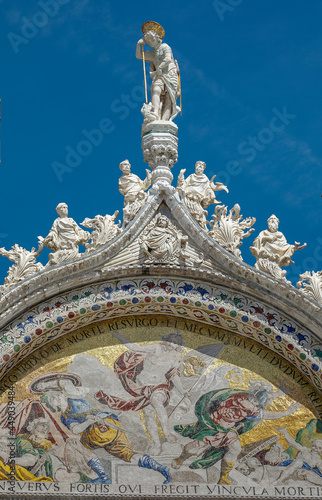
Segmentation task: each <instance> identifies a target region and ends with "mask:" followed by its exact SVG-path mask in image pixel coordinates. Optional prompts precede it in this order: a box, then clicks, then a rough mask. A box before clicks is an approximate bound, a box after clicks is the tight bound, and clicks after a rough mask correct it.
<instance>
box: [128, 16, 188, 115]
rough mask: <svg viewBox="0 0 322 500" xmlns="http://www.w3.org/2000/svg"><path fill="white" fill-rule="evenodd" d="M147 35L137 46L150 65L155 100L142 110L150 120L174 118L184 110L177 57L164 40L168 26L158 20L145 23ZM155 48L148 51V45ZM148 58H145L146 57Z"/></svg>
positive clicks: (152, 94)
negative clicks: (164, 26) (178, 103)
mask: <svg viewBox="0 0 322 500" xmlns="http://www.w3.org/2000/svg"><path fill="white" fill-rule="evenodd" d="M142 32H143V34H144V37H143V38H141V39H140V40H139V41H138V43H137V47H136V57H137V58H138V59H142V60H143V61H144V60H145V61H147V62H149V63H151V64H150V76H151V78H152V85H151V103H149V104H145V105H144V106H143V108H142V113H143V115H144V117H145V122H146V121H154V120H164V121H168V120H169V121H172V120H173V119H174V118H175V117H176V116H177V114H178V113H179V112H180V107H179V106H177V104H176V101H177V98H178V96H179V67H178V63H177V61H175V60H174V58H173V54H172V50H171V48H170V47H169V45H167V44H166V43H162V38H163V37H164V29H163V28H162V26H160V25H159V24H157V23H155V22H147V23H144V25H143V26H142ZM146 43H147V44H148V45H149V46H150V47H152V50H149V51H147V52H144V54H143V51H144V45H145V44H146ZM143 58H144V59H143Z"/></svg>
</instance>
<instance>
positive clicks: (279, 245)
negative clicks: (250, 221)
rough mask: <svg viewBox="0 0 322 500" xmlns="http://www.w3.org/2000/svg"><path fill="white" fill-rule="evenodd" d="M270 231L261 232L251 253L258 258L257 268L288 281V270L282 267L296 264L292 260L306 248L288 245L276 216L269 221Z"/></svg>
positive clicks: (296, 244) (298, 244)
mask: <svg viewBox="0 0 322 500" xmlns="http://www.w3.org/2000/svg"><path fill="white" fill-rule="evenodd" d="M267 224H268V229H265V230H264V231H261V232H260V233H259V235H258V236H257V238H255V240H254V243H253V246H252V247H250V251H251V252H252V254H253V255H254V257H255V258H256V264H255V268H256V269H258V270H259V271H263V272H264V273H266V274H269V275H270V276H273V278H277V279H279V280H283V281H286V282H287V283H290V282H289V281H288V280H287V279H286V278H285V275H286V270H285V269H284V270H283V269H282V266H289V265H292V264H294V262H293V261H292V260H291V258H292V256H293V254H294V252H295V251H296V250H301V249H302V248H304V247H306V243H304V245H300V243H298V242H295V244H294V245H290V244H289V243H287V240H286V238H285V236H284V234H283V233H281V232H280V231H278V225H279V220H278V218H277V217H276V216H275V215H271V216H270V218H269V219H268V220H267Z"/></svg>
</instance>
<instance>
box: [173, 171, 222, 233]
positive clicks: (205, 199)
mask: <svg viewBox="0 0 322 500" xmlns="http://www.w3.org/2000/svg"><path fill="white" fill-rule="evenodd" d="M205 168H206V164H205V162H203V161H197V163H196V166H195V173H194V174H191V175H189V177H187V179H185V178H184V173H185V171H186V169H183V170H181V171H180V174H179V177H178V183H177V191H178V193H179V195H180V196H181V199H182V201H183V203H184V204H185V205H186V207H187V209H188V210H189V212H190V213H191V215H192V217H193V218H194V219H195V220H196V221H197V222H198V224H199V225H200V226H201V227H202V228H203V229H205V230H207V224H209V223H208V221H207V215H208V212H207V210H206V208H208V207H209V205H212V204H217V203H220V201H218V200H217V199H216V196H215V191H226V193H228V188H227V186H225V185H224V184H222V183H221V182H216V183H214V182H213V181H214V179H215V177H216V176H215V175H214V176H213V177H212V178H211V179H210V180H209V179H208V177H207V175H206V174H204V170H205Z"/></svg>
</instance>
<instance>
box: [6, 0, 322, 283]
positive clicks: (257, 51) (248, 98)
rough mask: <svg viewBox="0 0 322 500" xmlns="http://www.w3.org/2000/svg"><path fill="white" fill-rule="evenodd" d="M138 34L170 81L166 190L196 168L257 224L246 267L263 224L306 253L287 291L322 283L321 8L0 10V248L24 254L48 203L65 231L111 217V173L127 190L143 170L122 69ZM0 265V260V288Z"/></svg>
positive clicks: (133, 101) (191, 5) (229, 2)
mask: <svg viewBox="0 0 322 500" xmlns="http://www.w3.org/2000/svg"><path fill="white" fill-rule="evenodd" d="M58 3H60V4H61V5H60V6H58ZM58 7H59V8H58ZM45 10H47V11H48V12H50V15H49V14H46V13H45ZM147 20H156V21H158V22H159V23H160V24H162V25H163V27H164V28H165V31H166V38H165V41H166V42H167V43H169V45H170V46H171V47H172V49H173V52H174V55H175V57H176V58H177V59H178V62H179V65H180V68H181V77H182V92H183V115H182V117H178V118H177V120H176V123H177V124H178V126H179V161H178V163H177V164H176V165H175V167H174V168H173V174H174V177H175V182H176V177H177V175H178V173H179V171H180V169H181V168H186V169H187V174H189V173H192V172H193V170H194V163H195V161H196V160H203V161H205V162H206V163H207V170H206V173H208V175H209V177H211V176H212V175H214V174H219V176H218V180H222V182H225V183H227V184H228V187H229V190H230V193H229V194H228V195H227V194H226V193H224V192H222V193H219V194H218V198H219V199H220V200H221V201H222V202H224V203H225V204H226V205H228V207H229V208H231V207H232V206H233V205H234V204H235V203H239V204H240V206H241V209H242V213H243V214H244V215H245V216H253V217H256V218H257V222H256V224H255V232H254V233H253V235H252V236H251V237H250V238H248V239H246V240H244V244H243V246H242V255H243V257H244V260H245V261H246V262H248V263H250V264H253V263H254V258H253V257H252V255H251V253H250V251H249V246H250V245H251V243H252V241H253V239H254V237H255V236H256V235H257V234H258V233H259V231H261V230H263V229H265V228H266V226H267V224H266V219H267V218H268V217H269V216H270V215H271V214H272V213H275V214H276V215H277V216H278V217H279V218H280V221H281V222H280V229H281V230H282V231H283V232H284V234H285V235H286V237H287V239H288V241H289V242H290V243H293V242H294V241H295V240H297V241H300V242H304V241H305V242H307V243H308V247H307V248H306V249H305V250H301V251H299V252H298V253H296V254H295V256H294V259H295V266H296V267H295V266H293V268H294V271H293V272H292V270H291V268H289V271H288V277H289V278H291V279H292V280H293V282H294V283H295V282H296V280H297V276H298V274H299V273H300V272H304V270H305V269H315V270H319V269H322V231H321V226H322V224H321V222H322V199H321V191H322V186H321V184H322V183H321V178H322V174H321V164H322V141H321V135H322V112H321V102H322V97H321V88H322V30H321V26H322V2H321V0H310V1H309V2H302V1H299V0H283V1H282V2H281V1H280V0H265V1H263V0H261V1H259V0H222V1H221V2H220V1H219V0H215V1H213V0H209V1H208V0H202V1H201V2H195V1H189V0H185V1H180V2H179V1H173V0H171V1H170V0H162V2H158V1H154V2H152V1H146V0H141V1H140V2H130V1H123V2H115V1H113V2H112V1H110V2H108V1H106V0H55V2H54V3H53V1H52V0H51V1H49V0H44V1H43V2H41V1H33V0H0V26H1V29H0V33H1V47H2V49H1V69H0V71H1V78H0V97H1V99H2V123H1V151H2V163H1V165H0V179H1V199H0V204H1V213H2V217H1V224H0V246H5V247H6V248H10V247H11V245H13V244H14V243H19V244H20V245H22V246H23V247H25V248H28V249H30V248H31V247H32V246H36V245H37V236H38V235H42V236H46V235H47V234H48V232H49V229H50V227H51V225H52V222H53V220H54V219H55V217H56V212H55V207H56V205H57V204H58V203H59V202H61V201H64V202H66V203H68V205H69V211H70V216H71V217H73V218H74V219H75V220H76V221H77V222H78V223H80V222H81V221H82V220H83V219H84V218H85V217H94V216H95V215H97V214H103V215H104V214H106V213H109V214H112V213H113V212H114V211H115V210H116V209H119V210H120V212H121V210H122V206H123V198H122V196H121V195H120V194H119V193H118V178H119V176H120V171H119V168H118V165H119V163H120V161H122V160H124V159H125V158H128V159H129V160H130V162H131V164H132V170H133V172H135V173H137V174H139V175H140V176H143V175H144V173H145V168H146V167H147V165H146V164H145V163H144V162H143V157H142V151H141V141H140V131H141V123H142V115H141V113H140V108H141V104H142V99H141V95H142V84H143V72H142V63H141V61H138V60H137V59H136V58H135V47H136V42H137V40H138V39H139V38H140V37H141V30H140V28H141V25H142V24H143V22H145V21H147ZM37 25H38V26H37ZM129 96H130V97H129ZM121 101H123V103H122V102H121ZM281 115H282V118H281V117H280V116H281ZM275 117H276V118H275ZM278 117H280V118H278ZM104 119H108V120H109V121H107V120H105V121H104ZM102 120H103V123H104V124H105V129H106V131H108V132H109V133H105V134H104V136H103V139H102V140H101V142H100V141H99V142H100V143H99V144H98V145H96V146H93V148H92V151H91V152H90V153H89V154H87V156H83V157H82V158H81V159H80V160H79V159H78V160H76V159H74V162H75V167H74V168H73V169H72V171H70V172H63V173H62V175H61V178H60V179H59V178H58V177H57V175H56V174H55V171H54V169H53V166H52V165H53V162H60V163H61V164H65V165H66V155H67V150H66V148H68V147H69V148H71V149H73V150H75V148H77V147H81V146H80V144H81V143H80V141H82V140H84V139H85V137H84V132H83V131H84V130H86V131H91V130H93V129H95V128H97V127H98V126H99V124H100V123H101V124H102ZM85 134H86V132H85ZM254 141H255V142H254ZM84 147H85V146H84ZM69 151H70V150H69ZM86 153H88V151H86ZM187 174H186V175H187ZM46 256H47V251H44V253H43V258H42V260H43V262H46V259H47V257H46ZM9 264H10V262H9V261H8V260H7V259H6V258H4V257H1V256H0V281H1V282H3V279H4V277H5V275H6V272H7V269H8V267H9Z"/></svg>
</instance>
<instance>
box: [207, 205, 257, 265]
mask: <svg viewBox="0 0 322 500" xmlns="http://www.w3.org/2000/svg"><path fill="white" fill-rule="evenodd" d="M227 211H228V207H226V206H224V205H219V206H218V205H217V206H216V207H215V212H214V214H213V216H212V221H211V222H210V226H211V230H210V232H209V235H210V236H211V237H212V238H213V239H214V240H215V241H217V242H218V243H219V245H221V246H222V247H223V248H225V250H227V251H228V252H230V253H232V254H233V255H235V257H238V258H239V259H240V260H243V258H242V256H241V251H240V249H239V247H240V246H241V245H242V240H243V239H244V238H247V237H248V236H250V235H251V233H252V232H253V231H254V228H252V226H253V225H254V224H255V222H256V219H255V217H247V218H246V219H243V216H242V215H240V206H239V205H238V204H235V205H234V206H233V208H231V209H230V210H229V213H228V214H227Z"/></svg>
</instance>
